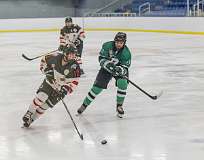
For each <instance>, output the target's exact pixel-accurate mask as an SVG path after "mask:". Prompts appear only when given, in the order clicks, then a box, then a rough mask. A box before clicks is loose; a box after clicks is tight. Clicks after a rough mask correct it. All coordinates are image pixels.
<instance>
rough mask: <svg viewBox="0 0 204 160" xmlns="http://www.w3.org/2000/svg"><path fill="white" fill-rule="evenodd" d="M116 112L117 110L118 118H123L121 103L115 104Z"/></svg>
mask: <svg viewBox="0 0 204 160" xmlns="http://www.w3.org/2000/svg"><path fill="white" fill-rule="evenodd" d="M116 112H117V116H118V117H119V118H123V115H124V113H125V112H124V110H123V107H122V105H117V107H116Z"/></svg>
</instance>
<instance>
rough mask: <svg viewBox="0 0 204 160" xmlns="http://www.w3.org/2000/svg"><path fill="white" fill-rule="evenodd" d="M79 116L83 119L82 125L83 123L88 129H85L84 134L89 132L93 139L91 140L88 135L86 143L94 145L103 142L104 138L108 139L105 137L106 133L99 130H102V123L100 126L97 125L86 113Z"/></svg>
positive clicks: (85, 139)
mask: <svg viewBox="0 0 204 160" xmlns="http://www.w3.org/2000/svg"><path fill="white" fill-rule="evenodd" d="M77 117H78V118H79V120H80V121H81V125H83V127H84V129H85V130H86V131H84V134H85V133H87V134H89V137H90V139H91V140H89V138H88V137H87V136H86V137H85V138H84V142H85V143H86V144H92V145H94V144H101V143H102V142H103V141H104V140H107V141H108V139H106V137H104V135H103V134H102V133H101V131H99V130H100V125H98V127H97V126H95V125H94V124H93V123H92V122H91V121H90V120H88V118H86V117H85V116H84V115H77ZM108 142H109V141H108Z"/></svg>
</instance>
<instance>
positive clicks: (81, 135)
mask: <svg viewBox="0 0 204 160" xmlns="http://www.w3.org/2000/svg"><path fill="white" fill-rule="evenodd" d="M52 67H53V66H52ZM53 72H54V73H55V70H54V67H53ZM52 82H53V84H54V85H56V83H55V81H54V80H53V81H52ZM55 91H56V92H57V93H58V94H60V91H59V90H58V89H57V88H56V89H55ZM60 100H61V101H62V103H63V105H64V107H65V109H66V111H67V113H68V114H69V117H70V118H71V120H72V123H73V124H74V127H75V129H76V131H77V133H78V135H79V137H80V139H81V140H82V141H83V139H84V136H83V134H81V133H80V132H79V130H78V128H77V125H76V123H75V122H74V119H73V118H72V115H71V113H70V112H69V110H68V107H67V105H66V103H65V102H64V100H63V98H61V97H60Z"/></svg>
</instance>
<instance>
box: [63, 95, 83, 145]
mask: <svg viewBox="0 0 204 160" xmlns="http://www.w3.org/2000/svg"><path fill="white" fill-rule="evenodd" d="M61 101H62V103H63V105H64V107H65V109H66V111H67V113H68V114H69V116H70V118H71V120H72V122H73V124H74V127H75V129H76V131H77V133H78V135H79V137H80V139H81V140H82V141H83V139H84V136H83V134H81V133H80V132H79V130H78V128H77V126H76V123H75V122H74V119H73V118H72V115H71V113H70V112H69V110H68V108H67V105H66V103H65V102H64V100H63V99H61Z"/></svg>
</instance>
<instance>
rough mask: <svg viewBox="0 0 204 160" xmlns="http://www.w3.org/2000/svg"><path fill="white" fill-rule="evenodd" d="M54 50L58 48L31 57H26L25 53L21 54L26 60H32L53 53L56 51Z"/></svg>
mask: <svg viewBox="0 0 204 160" xmlns="http://www.w3.org/2000/svg"><path fill="white" fill-rule="evenodd" d="M56 51H58V49H56V50H53V51H51V52H48V53H45V54H42V55H39V56H36V57H32V58H29V57H27V56H26V55H25V54H22V57H23V58H25V59H26V60H28V61H32V60H34V59H37V58H40V57H43V56H46V55H49V54H51V53H53V52H56Z"/></svg>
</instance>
